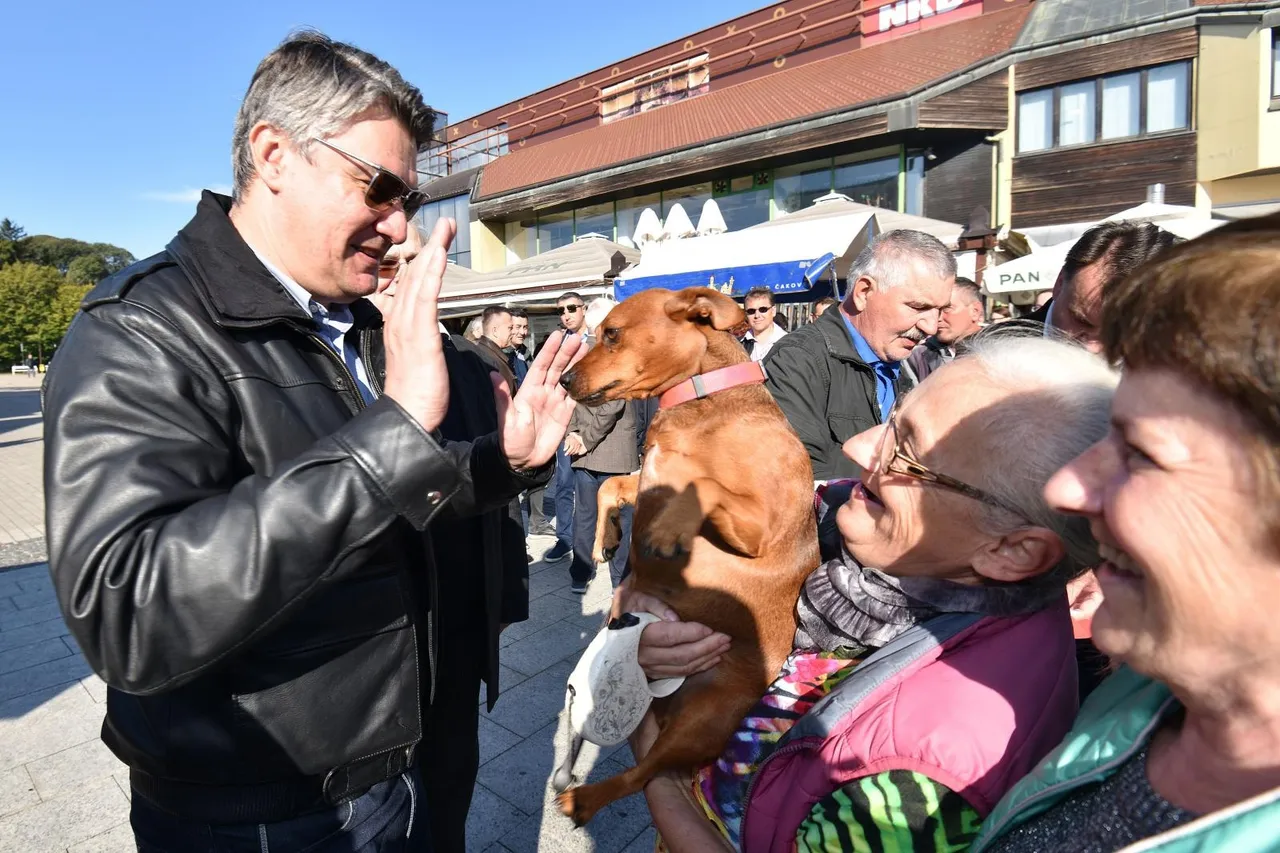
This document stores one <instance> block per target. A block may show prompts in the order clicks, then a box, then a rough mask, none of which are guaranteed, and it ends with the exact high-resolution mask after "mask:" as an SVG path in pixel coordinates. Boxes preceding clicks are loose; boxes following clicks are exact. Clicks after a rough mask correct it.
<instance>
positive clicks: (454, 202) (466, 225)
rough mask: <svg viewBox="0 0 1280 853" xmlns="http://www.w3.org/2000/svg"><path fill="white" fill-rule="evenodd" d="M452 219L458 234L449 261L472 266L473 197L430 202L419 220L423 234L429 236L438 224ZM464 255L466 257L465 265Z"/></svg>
mask: <svg viewBox="0 0 1280 853" xmlns="http://www.w3.org/2000/svg"><path fill="white" fill-rule="evenodd" d="M445 218H451V219H453V220H454V222H456V223H457V225H458V234H457V236H456V237H454V238H453V244H452V245H451V246H449V260H451V261H453V262H454V263H456V264H459V265H460V266H468V267H469V266H471V197H470V196H466V195H460V196H454V197H453V198H446V199H441V200H439V201H433V202H429V203H428V204H425V205H423V206H422V210H421V211H420V212H419V213H418V216H417V219H418V224H419V227H420V228H421V230H422V232H423V234H427V235H429V234H430V233H431V230H432V229H433V228H435V227H436V222H437V221H439V220H441V219H445ZM463 255H466V258H465V261H466V263H463V260H464V259H463V257H462V256H463Z"/></svg>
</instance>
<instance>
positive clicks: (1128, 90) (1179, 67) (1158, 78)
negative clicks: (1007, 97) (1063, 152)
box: [1017, 62, 1191, 154]
mask: <svg viewBox="0 0 1280 853" xmlns="http://www.w3.org/2000/svg"><path fill="white" fill-rule="evenodd" d="M1190 79H1191V63H1190V62H1171V63H1168V64H1166V65H1157V66H1154V67H1152V68H1145V69H1142V70H1140V71H1127V72H1125V73H1123V74H1113V75H1110V76H1107V77H1099V78H1096V79H1093V80H1081V81H1077V82H1074V83H1067V84H1064V85H1061V86H1056V87H1053V88H1049V89H1037V90H1036V91H1034V92H1022V93H1020V94H1019V95H1018V121H1017V125H1018V153H1019V154H1030V153H1032V152H1036V151H1047V150H1049V149H1052V148H1060V147H1066V146H1072V145H1088V144H1090V143H1092V142H1097V141H1099V140H1105V141H1109V140H1114V139H1129V138H1134V137H1140V136H1146V135H1148V134H1155V133H1170V132H1174V131H1179V130H1186V129H1187V128H1189V127H1190V126H1191V82H1190Z"/></svg>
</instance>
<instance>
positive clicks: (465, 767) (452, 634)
mask: <svg viewBox="0 0 1280 853" xmlns="http://www.w3.org/2000/svg"><path fill="white" fill-rule="evenodd" d="M458 568H459V569H462V568H465V569H468V570H470V572H471V573H465V572H458V573H457V574H454V575H451V576H450V577H447V578H446V577H441V578H440V600H441V601H442V602H448V604H447V606H443V607H441V608H439V611H438V612H439V619H440V623H439V625H440V630H439V633H438V639H439V643H440V645H439V652H438V654H437V655H436V695H435V699H434V701H432V703H431V706H430V707H427V703H426V697H425V696H424V697H423V708H422V710H423V722H424V725H423V733H422V745H421V747H419V753H418V754H419V755H421V756H422V785H423V788H424V789H425V791H426V799H427V800H428V801H429V802H430V803H431V804H432V805H431V812H430V814H429V815H428V816H427V824H428V827H429V830H430V836H431V846H432V849H433V850H434V851H435V853H466V850H467V813H468V812H469V811H470V809H471V795H472V793H473V792H474V791H475V787H476V774H477V773H479V772H480V706H479V704H478V703H479V697H480V682H481V679H482V678H483V672H484V666H485V649H486V648H487V647H488V643H487V642H486V640H485V628H484V621H485V620H484V612H485V610H484V591H483V585H482V583H481V580H480V578H479V576H478V574H477V573H478V572H479V571H480V570H481V567H480V566H467V567H461V566H460V567H458Z"/></svg>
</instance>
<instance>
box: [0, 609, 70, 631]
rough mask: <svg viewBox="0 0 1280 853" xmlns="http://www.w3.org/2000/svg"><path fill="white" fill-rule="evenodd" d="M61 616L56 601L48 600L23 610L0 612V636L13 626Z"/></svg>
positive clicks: (31, 623)
mask: <svg viewBox="0 0 1280 853" xmlns="http://www.w3.org/2000/svg"><path fill="white" fill-rule="evenodd" d="M61 618H62V611H61V610H59V609H58V603H57V602H56V601H49V602H46V603H45V604H41V605H39V606H37V607H28V608H27V609H25V610H14V611H12V612H9V613H0V636H3V635H4V634H5V633H6V632H8V631H12V630H14V629H15V628H23V627H25V626H27V625H34V624H36V623H37V622H47V621H49V620H50V619H61Z"/></svg>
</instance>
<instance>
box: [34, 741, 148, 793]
mask: <svg viewBox="0 0 1280 853" xmlns="http://www.w3.org/2000/svg"><path fill="white" fill-rule="evenodd" d="M124 770H125V766H124V764H122V763H121V762H120V759H118V758H116V757H115V756H114V755H112V754H111V750H109V749H107V747H106V745H105V744H103V742H102V741H101V740H97V739H94V740H90V741H86V742H84V743H82V744H79V745H77V746H73V747H71V748H70V749H64V750H62V752H58V753H55V754H53V755H50V756H49V757H47V758H40V759H37V760H35V761H32V762H31V763H30V764H28V765H27V772H28V773H30V774H31V781H32V782H34V783H35V786H36V793H38V794H39V795H40V799H42V800H49V799H53V798H54V797H57V796H60V795H61V794H64V793H66V791H68V790H69V789H72V788H75V787H77V786H80V785H83V784H84V783H85V782H92V781H95V780H97V779H101V778H103V777H106V776H112V775H113V774H116V773H120V772H122V771H124Z"/></svg>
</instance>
